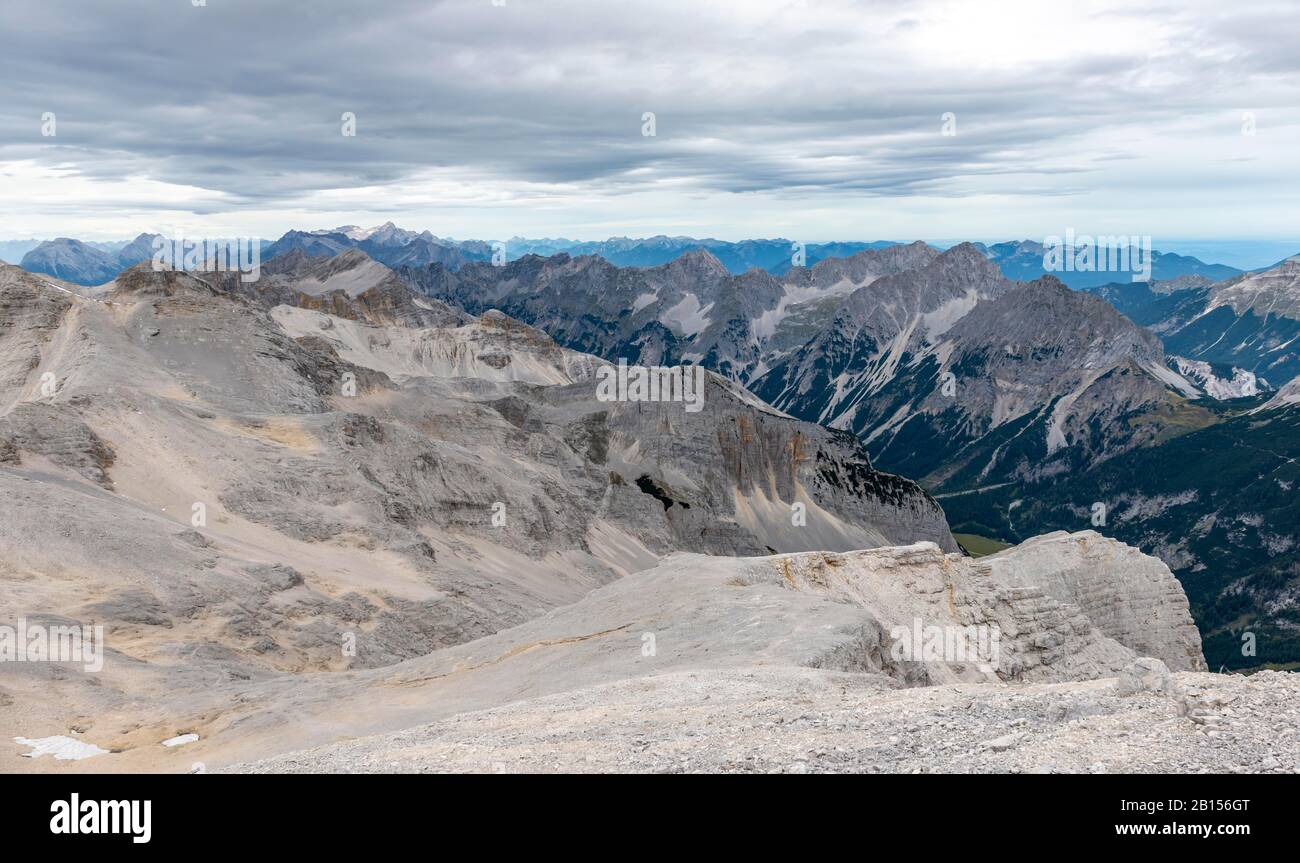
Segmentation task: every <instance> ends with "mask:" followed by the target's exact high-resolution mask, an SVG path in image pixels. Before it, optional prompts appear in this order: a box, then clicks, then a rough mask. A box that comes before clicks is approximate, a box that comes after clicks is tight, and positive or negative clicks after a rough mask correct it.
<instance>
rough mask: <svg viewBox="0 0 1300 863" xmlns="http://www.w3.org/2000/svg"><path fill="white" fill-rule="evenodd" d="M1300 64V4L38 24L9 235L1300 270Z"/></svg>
mask: <svg viewBox="0 0 1300 863" xmlns="http://www.w3.org/2000/svg"><path fill="white" fill-rule="evenodd" d="M200 2H202V3H203V5H195V4H196V3H200ZM1297 44H1300V4H1297V3H1295V2H1293V0H1289V2H1254V0H1234V2H1231V3H1226V2H1223V0H1217V2H1201V0H1177V2H1143V0H1135V2H1124V3H1103V2H1098V3H1093V2H1064V0H1051V2H1021V0H998V2H995V3H994V2H989V3H982V2H970V0H964V2H938V0H933V2H932V0H919V2H892V0H882V2H832V0H782V2H767V0H743V2H710V0H691V2H676V0H657V2H653V3H652V2H620V0H598V2H564V0H464V2H459V0H458V2H436V0H419V2H405V0H391V2H370V3H359V2H336V0H312V2H306V0H297V2H251V0H148V2H143V0H114V2H112V3H95V2H86V0H81V2H68V0H42V2H39V3H16V2H9V3H5V4H3V6H0V80H2V81H3V82H4V85H5V86H4V94H3V96H2V97H0V239H13V238H26V237H52V236H76V237H80V238H82V239H92V240H108V239H120V238H125V237H130V236H134V235H135V234H137V233H140V232H142V231H158V232H162V233H168V232H175V231H183V232H185V233H186V234H187V235H190V236H196V235H200V234H207V235H220V236H256V237H267V238H274V237H278V236H279V235H280V234H282V233H283V232H284V231H285V230H288V229H290V228H299V229H317V228H329V227H334V226H337V225H344V224H359V225H365V226H368V225H374V224H378V223H381V222H385V221H390V220H391V221H394V222H396V223H397V224H399V225H401V226H403V227H407V228H411V229H416V230H425V229H427V230H431V231H432V232H433V233H434V234H437V235H439V236H444V237H454V238H458V239H464V238H481V239H505V238H508V237H511V236H516V235H521V236H527V237H568V238H573V239H603V238H606V237H609V236H619V235H627V236H649V235H654V234H670V235H690V236H697V237H706V236H707V237H716V238H719V239H727V240H738V239H743V238H758V237H785V238H790V239H793V240H799V241H803V242H822V241H828V240H874V239H894V240H911V239H932V238H969V239H975V240H986V241H995V240H1004V239H1021V238H1032V239H1038V240H1041V239H1042V238H1044V237H1045V236H1048V235H1053V234H1056V235H1060V234H1064V232H1065V231H1066V229H1068V228H1073V229H1074V230H1075V231H1076V232H1077V233H1089V234H1128V235H1142V236H1151V237H1152V238H1153V243H1154V245H1155V247H1156V248H1170V246H1169V244H1168V243H1166V244H1162V243H1161V239H1162V238H1166V239H1171V238H1178V240H1179V241H1180V242H1184V243H1195V242H1196V241H1207V242H1209V241H1214V242H1232V241H1245V240H1250V241H1273V242H1277V243H1279V244H1280V245H1279V247H1286V246H1287V244H1288V243H1289V242H1290V241H1291V240H1293V239H1295V238H1297V237H1300V219H1297V216H1298V215H1300V213H1298V212H1297V209H1298V206H1300V205H1298V203H1297V202H1300V195H1297V192H1300V188H1297V184H1296V180H1295V178H1296V176H1297V168H1300V51H1297V50H1296V46H1297ZM345 114H349V115H351V116H354V117H355V134H353V135H348V134H344V133H345V132H346V131H348V130H347V129H346V128H345V123H344V115H345ZM647 114H653V127H654V128H653V132H654V134H647V133H648V132H649V131H650V129H649V126H648V120H647ZM51 115H52V116H51ZM51 132H52V133H53V134H49V133H51ZM1292 248H1294V249H1295V250H1297V251H1300V242H1297V243H1295V244H1294V246H1293V247H1292Z"/></svg>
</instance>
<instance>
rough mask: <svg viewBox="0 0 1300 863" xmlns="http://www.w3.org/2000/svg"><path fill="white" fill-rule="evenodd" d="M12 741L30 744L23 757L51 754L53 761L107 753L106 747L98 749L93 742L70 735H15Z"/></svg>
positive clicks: (75, 759)
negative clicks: (33, 736) (30, 736)
mask: <svg viewBox="0 0 1300 863" xmlns="http://www.w3.org/2000/svg"><path fill="white" fill-rule="evenodd" d="M14 743H17V744H18V745H19V746H30V747H31V748H32V751H31V752H24V753H23V757H24V758H40V757H41V756H42V755H53V756H54V760H55V761H80V760H81V759H83V758H90V757H92V756H94V755H107V754H108V750H107V749H100V748H99V747H98V746H96V745H95V744H93V743H83V742H82V741H80V740H77V739H75V738H72V737H65V736H64V735H62V734H58V735H55V736H54V737H37V738H35V739H32V738H29V737H15V738H14Z"/></svg>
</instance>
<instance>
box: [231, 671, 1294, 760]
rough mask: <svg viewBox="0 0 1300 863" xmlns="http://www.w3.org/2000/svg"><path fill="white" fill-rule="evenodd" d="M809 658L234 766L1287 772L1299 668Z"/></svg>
mask: <svg viewBox="0 0 1300 863" xmlns="http://www.w3.org/2000/svg"><path fill="white" fill-rule="evenodd" d="M893 686H894V684H892V683H890V682H889V681H886V680H884V679H883V678H881V677H879V676H876V675H861V674H846V673H841V672H827V671H818V670H813V669H784V668H783V669H771V670H746V671H739V672H738V671H698V672H682V673H675V674H664V675H656V676H652V677H645V678H640V679H635V680H626V681H620V682H617V683H612V684H607V685H602V686H594V687H589V688H585V689H581V690H576V691H572V692H566V693H562V694H558V695H553V696H548V697H544V698H537V699H532V700H528V701H523V702H518V703H515V704H510V705H506V706H503V707H499V708H496V709H492V710H485V711H478V712H472V713H463V714H459V715H456V716H453V717H451V718H449V719H446V720H443V721H441V722H435V723H433V724H430V725H425V726H422V727H418V728H413V729H409V730H406V731H402V732H399V733H395V734H387V735H380V736H375V737H369V738H364V739H360V740H352V741H345V742H341V743H336V744H333V745H329V746H324V747H320V748H317V749H312V750H308V751H305V752H299V753H294V754H291V755H285V756H280V757H276V758H272V759H269V760H266V761H261V762H258V763H254V764H244V765H236V766H234V767H232V768H230V772H253V773H275V772H287V773H306V772H379V771H383V772H404V773H436V772H456V771H465V772H498V773H515V772H645V773H701V772H710V773H711V772H739V773H848V772H853V773H858V772H861V773H885V772H903V773H913V772H926V773H929V772H952V773H992V772H1012V773H1116V772H1134V773H1295V772H1300V677H1297V676H1296V675H1292V674H1285V673H1280V672H1262V673H1259V674H1256V675H1253V676H1250V677H1244V676H1235V675H1218V674H1205V673H1182V674H1177V675H1173V676H1172V678H1171V679H1170V681H1169V683H1168V687H1169V690H1173V691H1174V692H1173V694H1171V693H1170V692H1169V691H1155V692H1153V691H1141V692H1137V693H1135V694H1132V695H1127V696H1121V695H1118V694H1117V691H1121V690H1120V689H1119V687H1118V686H1117V682H1116V681H1115V680H1114V679H1108V680H1097V681H1088V682H1084V683H1060V684H1036V685H998V684H956V685H945V686H931V687H921V688H911V689H896V688H892V687H893Z"/></svg>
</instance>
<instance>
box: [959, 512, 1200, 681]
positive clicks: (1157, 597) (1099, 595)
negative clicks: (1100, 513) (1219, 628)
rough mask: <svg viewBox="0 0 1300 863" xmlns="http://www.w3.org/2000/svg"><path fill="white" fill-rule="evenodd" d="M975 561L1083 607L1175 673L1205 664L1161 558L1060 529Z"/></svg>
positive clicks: (1112, 633)
mask: <svg viewBox="0 0 1300 863" xmlns="http://www.w3.org/2000/svg"><path fill="white" fill-rule="evenodd" d="M1066 561H1069V562H1071V563H1070V565H1066V564H1065V562H1066ZM975 566H976V568H977V569H987V570H988V571H989V572H990V574H991V575H992V577H994V578H996V579H998V580H1000V581H1003V582H1006V583H1008V584H1012V585H1031V584H1032V585H1035V586H1037V587H1039V588H1041V589H1042V590H1043V591H1044V592H1045V593H1046V594H1047V595H1048V596H1051V597H1053V598H1054V599H1056V600H1058V601H1060V602H1064V603H1070V604H1072V605H1076V606H1078V607H1079V608H1080V609H1082V610H1083V611H1084V613H1085V614H1087V615H1088V618H1089V620H1091V621H1092V624H1093V625H1094V626H1096V627H1097V629H1099V630H1100V631H1101V632H1102V633H1104V634H1105V635H1107V636H1109V637H1110V638H1113V639H1115V640H1116V641H1118V642H1119V643H1120V644H1122V645H1124V646H1125V647H1127V648H1129V649H1131V650H1133V651H1135V652H1136V653H1137V654H1138V655H1139V656H1152V657H1157V658H1159V659H1162V660H1164V662H1165V664H1166V665H1168V666H1169V668H1170V669H1172V670H1174V671H1203V670H1205V668H1206V665H1205V657H1204V656H1203V655H1202V653H1201V635H1200V633H1199V632H1198V631H1197V629H1196V625H1195V624H1194V623H1193V622H1192V615H1191V611H1190V610H1189V608H1188V605H1187V596H1186V594H1185V593H1183V588H1182V585H1180V584H1179V583H1178V579H1176V578H1175V577H1174V574H1173V573H1172V572H1170V570H1169V567H1168V566H1166V565H1165V564H1164V563H1163V562H1162V561H1161V560H1160V559H1159V558H1157V557H1153V556H1151V555H1148V554H1143V553H1142V552H1140V551H1139V550H1137V549H1136V548H1133V547H1132V546H1129V545H1125V544H1124V543H1122V542H1117V541H1115V540H1113V539H1108V538H1106V537H1104V536H1102V535H1101V534H1099V533H1097V532H1096V531H1091V530H1087V531H1082V532H1080V533H1065V532H1064V531H1057V532H1056V533H1049V534H1044V535H1043V536H1038V537H1035V538H1033V539H1031V540H1027V541H1026V542H1023V543H1021V544H1020V545H1018V546H1016V547H1015V548H1014V549H1013V550H1012V551H1007V552H1001V553H999V554H995V555H992V556H990V557H986V558H981V559H980V560H978V561H976V562H975Z"/></svg>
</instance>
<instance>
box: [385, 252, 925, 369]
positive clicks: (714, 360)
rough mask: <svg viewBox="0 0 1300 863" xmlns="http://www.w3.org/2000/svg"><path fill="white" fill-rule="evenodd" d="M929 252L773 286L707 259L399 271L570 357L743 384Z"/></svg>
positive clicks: (859, 262) (551, 261) (833, 268)
mask: <svg viewBox="0 0 1300 863" xmlns="http://www.w3.org/2000/svg"><path fill="white" fill-rule="evenodd" d="M937 254H938V253H937V252H936V251H935V250H934V249H932V248H931V247H929V246H926V245H925V244H923V243H913V244H911V245H908V246H890V247H888V248H884V249H871V250H867V251H863V252H859V253H858V254H855V255H853V256H851V257H849V258H843V259H840V258H836V259H830V260H825V261H822V262H820V263H817V264H815V265H813V266H811V267H806V268H804V267H801V268H796V269H794V270H791V271H790V272H789V273H787V274H785V275H784V276H782V277H780V278H778V277H776V276H773V275H771V274H769V273H766V272H762V271H759V270H751V271H749V272H747V273H744V274H742V275H740V276H733V275H732V274H731V273H730V272H728V270H727V268H726V267H725V266H724V265H723V264H722V262H721V261H719V260H718V259H717V258H715V257H714V256H713V255H712V254H710V253H709V252H707V251H693V252H689V253H687V254H685V255H682V256H681V257H678V258H676V259H674V260H673V261H671V262H669V263H667V264H663V265H661V266H657V267H649V268H620V267H617V266H615V265H613V264H611V263H609V262H608V261H606V260H604V259H603V258H599V257H595V256H584V257H578V258H573V257H569V256H568V255H566V254H559V255H555V256H553V257H551V258H540V257H536V256H528V257H525V258H522V259H520V260H517V261H514V262H511V263H508V264H506V265H505V266H504V267H496V266H492V265H490V264H474V265H470V266H467V267H464V268H462V269H461V270H459V271H458V272H454V273H453V272H451V271H450V270H448V269H447V268H445V267H441V266H432V267H425V268H414V269H413V268H409V267H403V268H399V270H398V273H399V275H401V276H402V278H404V279H405V280H406V281H407V282H409V283H410V284H411V285H412V286H414V287H415V288H416V289H417V290H419V291H420V292H421V293H422V294H424V295H425V296H428V297H431V298H434V299H438V300H442V301H444V302H447V303H450V304H451V305H454V306H457V307H459V308H463V309H465V310H466V311H468V312H471V313H478V312H480V311H483V310H485V309H489V308H495V309H499V310H501V311H503V312H505V313H506V314H508V315H510V316H511V317H515V318H518V319H519V320H522V321H525V322H526V323H529V324H531V325H533V326H536V327H538V328H540V329H543V330H545V331H546V332H547V333H549V334H551V335H552V336H553V337H554V338H555V339H556V340H557V341H559V342H560V343H561V344H563V345H565V346H567V347H570V348H573V349H575V350H581V351H585V352H589V353H594V354H597V355H598V356H602V357H606V358H609V359H610V360H615V359H618V358H626V359H627V360H628V361H629V362H631V363H642V364H675V363H678V362H682V361H688V362H694V363H699V364H701V365H704V366H705V367H706V368H709V369H712V370H714V371H717V372H718V373H720V374H722V375H724V376H726V377H729V378H732V379H733V380H736V381H738V382H740V383H746V382H748V381H751V380H753V379H754V378H756V377H757V376H758V375H760V374H761V373H762V372H763V370H764V369H766V368H767V367H768V366H769V365H770V364H771V363H773V362H775V361H776V359H777V357H779V356H780V355H781V354H782V353H783V352H784V351H786V350H788V349H790V348H791V347H793V346H797V345H799V344H802V343H803V341H805V340H806V339H807V338H808V337H809V334H811V333H814V332H816V331H817V330H818V329H819V328H820V326H821V325H822V323H823V322H824V321H825V320H826V319H828V318H829V316H830V314H832V313H833V311H834V309H835V307H836V304H837V302H838V300H839V298H841V297H843V296H844V295H846V294H849V293H851V292H852V291H854V290H857V289H859V288H862V287H863V286H866V285H869V284H871V283H872V282H873V281H875V280H876V279H877V278H879V277H881V276H883V275H887V274H890V273H898V272H902V271H904V270H908V269H912V268H914V267H916V266H918V265H920V264H921V263H924V262H925V261H928V260H931V259H933V258H934V256H935V255H937Z"/></svg>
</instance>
